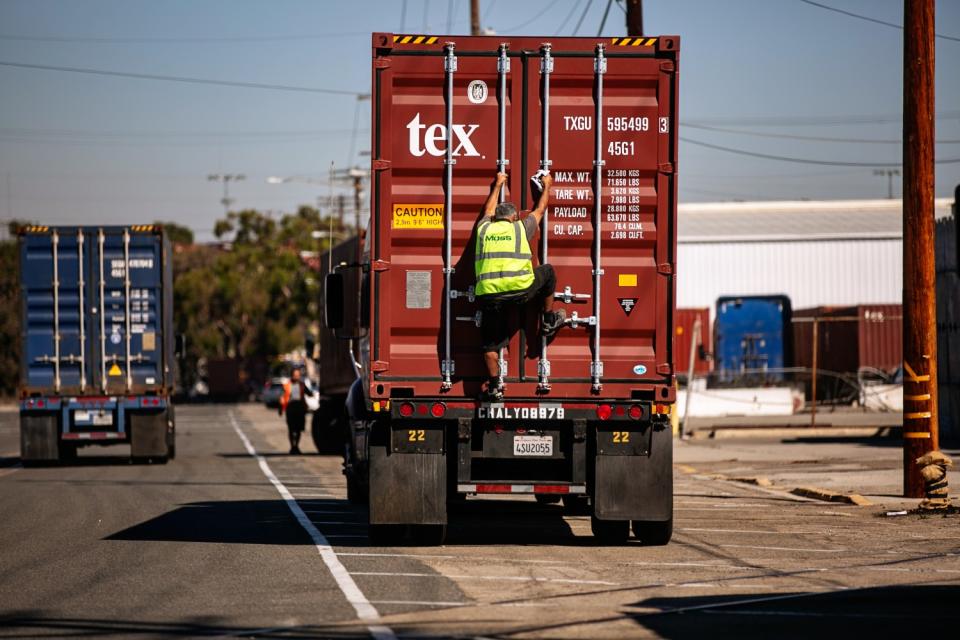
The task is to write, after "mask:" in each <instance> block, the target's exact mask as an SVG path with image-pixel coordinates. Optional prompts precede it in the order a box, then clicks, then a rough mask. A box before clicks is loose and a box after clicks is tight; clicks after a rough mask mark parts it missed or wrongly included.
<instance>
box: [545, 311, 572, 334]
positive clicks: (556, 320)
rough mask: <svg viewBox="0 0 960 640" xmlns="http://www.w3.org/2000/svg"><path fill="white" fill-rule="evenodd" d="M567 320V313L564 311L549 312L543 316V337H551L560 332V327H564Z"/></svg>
mask: <svg viewBox="0 0 960 640" xmlns="http://www.w3.org/2000/svg"><path fill="white" fill-rule="evenodd" d="M566 320H567V312H566V311H565V310H564V309H560V310H559V311H548V312H547V313H544V314H543V324H542V325H541V331H542V332H543V335H545V336H547V337H550V336H552V335H553V334H555V333H556V332H557V331H559V330H560V327H562V326H563V323H564V322H566Z"/></svg>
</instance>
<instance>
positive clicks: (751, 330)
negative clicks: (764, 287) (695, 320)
mask: <svg viewBox="0 0 960 640" xmlns="http://www.w3.org/2000/svg"><path fill="white" fill-rule="evenodd" d="M791 319H792V311H791V305H790V298H788V297H787V296H785V295H767V296H725V297H721V298H718V299H717V317H716V320H715V321H714V372H715V381H714V384H715V385H718V386H764V385H779V384H783V383H784V382H785V381H786V379H787V375H786V372H785V369H787V368H788V367H791V366H793V330H792V327H791V324H790V323H791V321H792V320H791Z"/></svg>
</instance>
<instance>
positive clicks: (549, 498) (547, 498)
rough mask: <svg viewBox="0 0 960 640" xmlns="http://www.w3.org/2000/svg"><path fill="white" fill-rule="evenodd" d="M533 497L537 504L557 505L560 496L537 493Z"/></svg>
mask: <svg viewBox="0 0 960 640" xmlns="http://www.w3.org/2000/svg"><path fill="white" fill-rule="evenodd" d="M535 497H536V499H537V504H557V503H558V502H560V496H557V495H553V494H550V493H538V494H536V496H535Z"/></svg>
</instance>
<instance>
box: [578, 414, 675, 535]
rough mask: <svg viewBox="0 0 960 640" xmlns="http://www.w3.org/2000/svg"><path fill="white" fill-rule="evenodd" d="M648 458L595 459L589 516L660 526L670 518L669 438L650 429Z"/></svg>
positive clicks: (663, 431) (666, 432) (665, 430)
mask: <svg viewBox="0 0 960 640" xmlns="http://www.w3.org/2000/svg"><path fill="white" fill-rule="evenodd" d="M649 450H650V455H649V456H646V455H603V454H599V455H597V457H596V465H595V475H594V487H593V504H594V507H593V512H594V515H595V516H596V517H597V518H598V519H600V520H643V521H658V522H663V521H667V520H670V519H672V518H673V436H672V434H671V432H670V425H669V424H667V425H664V426H663V427H660V428H654V430H653V434H652V435H651V437H650V449H649Z"/></svg>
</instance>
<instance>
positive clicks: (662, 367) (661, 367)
mask: <svg viewBox="0 0 960 640" xmlns="http://www.w3.org/2000/svg"><path fill="white" fill-rule="evenodd" d="M657 373H659V374H660V375H662V376H668V375H670V374H671V373H673V366H672V365H671V364H670V363H669V362H663V363H660V364H658V365H657Z"/></svg>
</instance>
